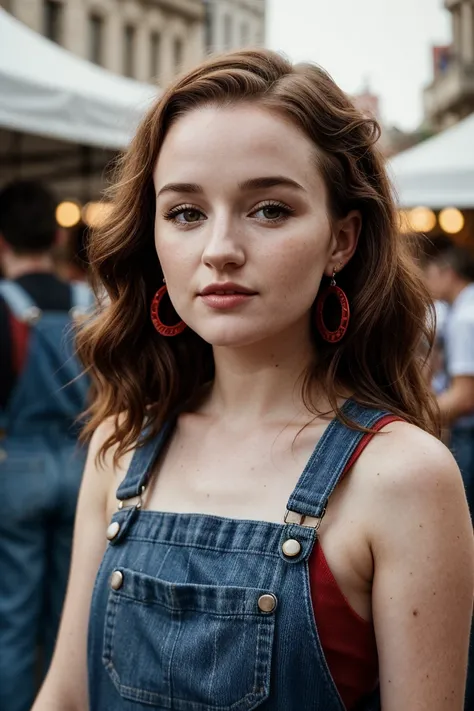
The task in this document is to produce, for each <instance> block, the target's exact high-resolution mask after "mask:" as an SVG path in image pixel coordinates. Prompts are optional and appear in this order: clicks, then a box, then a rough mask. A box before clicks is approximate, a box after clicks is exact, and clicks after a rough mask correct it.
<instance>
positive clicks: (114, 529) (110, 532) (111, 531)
mask: <svg viewBox="0 0 474 711" xmlns="http://www.w3.org/2000/svg"><path fill="white" fill-rule="evenodd" d="M119 531H120V524H119V522H118V521H112V523H111V524H110V526H109V527H108V529H107V538H108V539H109V541H113V540H114V538H115V536H116V535H117V533H118V532H119Z"/></svg>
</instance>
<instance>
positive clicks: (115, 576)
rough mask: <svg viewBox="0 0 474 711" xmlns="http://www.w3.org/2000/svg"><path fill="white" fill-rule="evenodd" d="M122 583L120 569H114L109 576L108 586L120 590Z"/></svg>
mask: <svg viewBox="0 0 474 711" xmlns="http://www.w3.org/2000/svg"><path fill="white" fill-rule="evenodd" d="M122 585H123V574H122V573H121V572H120V570H114V572H113V573H112V575H111V577H110V587H111V588H112V590H120V588H121V587H122Z"/></svg>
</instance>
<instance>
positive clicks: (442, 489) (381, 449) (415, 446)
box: [357, 422, 464, 502]
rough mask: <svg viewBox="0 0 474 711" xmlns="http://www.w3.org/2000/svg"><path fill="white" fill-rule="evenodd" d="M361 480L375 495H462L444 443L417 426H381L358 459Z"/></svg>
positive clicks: (454, 465)
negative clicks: (362, 478) (361, 472)
mask: <svg viewBox="0 0 474 711" xmlns="http://www.w3.org/2000/svg"><path fill="white" fill-rule="evenodd" d="M357 466H358V467H359V469H362V468H363V472H364V480H365V482H366V484H367V485H368V486H369V487H370V488H371V489H372V490H373V491H374V494H375V495H376V496H380V495H382V496H386V495H390V497H391V499H392V502H393V497H395V498H396V497H397V496H400V497H402V498H404V497H405V496H411V497H413V496H416V495H417V494H426V493H427V492H432V493H433V494H436V492H437V493H438V496H445V495H446V494H447V493H448V492H451V495H453V496H454V495H456V494H458V495H463V492H464V489H463V484H462V480H461V475H460V472H459V469H458V466H457V464H456V462H455V460H454V458H453V456H452V454H451V452H450V451H449V449H448V448H447V447H445V445H444V444H443V443H442V442H440V441H439V440H438V439H436V438H435V437H433V436H432V435H430V434H428V433H427V432H424V431H423V430H421V429H420V428H419V427H416V426H414V425H410V424H408V423H407V422H393V423H391V424H389V425H387V426H386V427H384V428H383V429H382V430H381V432H380V433H378V434H377V435H376V436H375V437H374V438H373V439H372V441H371V443H370V444H369V446H368V447H367V450H366V452H364V454H363V455H362V457H361V459H360V464H358V465H357Z"/></svg>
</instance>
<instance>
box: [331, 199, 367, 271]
mask: <svg viewBox="0 0 474 711" xmlns="http://www.w3.org/2000/svg"><path fill="white" fill-rule="evenodd" d="M361 229H362V215H361V214H360V212H359V211H358V210H352V211H351V212H349V213H348V214H347V215H346V216H345V217H344V218H343V219H341V220H338V221H337V222H336V224H335V225H334V233H333V234H334V240H333V241H334V247H333V250H332V253H331V256H330V258H329V261H328V263H327V266H326V269H325V270H324V273H325V274H326V276H332V275H333V274H334V270H336V271H338V272H339V271H341V269H343V268H344V267H345V266H346V264H347V263H348V262H349V261H350V260H351V259H352V256H353V255H354V252H355V251H356V249H357V244H358V242H359V236H360V232H361Z"/></svg>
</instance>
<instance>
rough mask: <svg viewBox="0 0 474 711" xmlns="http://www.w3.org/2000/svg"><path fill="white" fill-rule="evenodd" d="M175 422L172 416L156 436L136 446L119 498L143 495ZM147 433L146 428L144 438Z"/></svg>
mask: <svg viewBox="0 0 474 711" xmlns="http://www.w3.org/2000/svg"><path fill="white" fill-rule="evenodd" d="M175 424H176V418H171V419H170V420H168V421H167V422H166V423H165V424H164V426H163V427H162V428H161V430H160V432H159V433H158V435H157V436H156V437H153V438H152V439H151V440H149V441H148V442H146V443H145V444H143V445H140V446H138V447H137V448H136V450H135V453H134V455H133V457H132V461H131V463H130V466H129V468H128V471H127V474H126V476H125V478H124V480H123V481H122V483H121V484H120V486H119V488H118V489H117V494H116V496H117V499H120V500H121V501H126V500H127V499H132V498H134V497H135V496H140V495H141V493H142V487H143V486H145V485H146V483H147V481H148V477H149V475H150V472H151V469H152V467H153V465H154V463H155V462H156V460H157V459H158V457H159V456H160V452H161V451H162V449H163V447H164V446H165V445H166V442H167V441H168V437H169V435H170V434H171V432H172V430H173V429H174V426H175ZM146 435H147V430H146V429H145V430H144V431H143V438H144V437H146Z"/></svg>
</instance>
